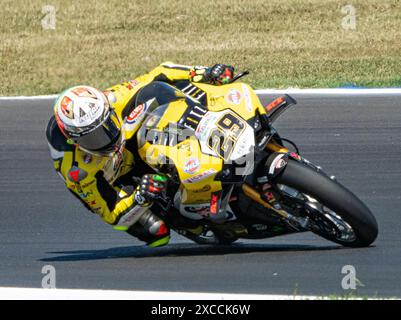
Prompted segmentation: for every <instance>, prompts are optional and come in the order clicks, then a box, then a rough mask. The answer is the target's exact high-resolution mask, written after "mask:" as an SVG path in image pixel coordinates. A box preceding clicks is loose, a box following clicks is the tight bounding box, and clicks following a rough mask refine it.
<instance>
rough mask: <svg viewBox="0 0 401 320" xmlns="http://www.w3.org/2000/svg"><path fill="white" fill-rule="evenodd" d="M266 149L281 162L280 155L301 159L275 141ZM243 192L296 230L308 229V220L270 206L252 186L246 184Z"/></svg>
mask: <svg viewBox="0 0 401 320" xmlns="http://www.w3.org/2000/svg"><path fill="white" fill-rule="evenodd" d="M266 149H267V150H268V151H269V153H271V154H278V155H279V156H278V157H277V158H278V159H279V160H280V159H282V158H283V157H281V158H280V155H288V154H289V155H291V157H292V158H294V159H296V160H300V159H301V157H300V156H299V155H298V154H295V153H291V152H290V150H288V149H287V148H285V147H283V146H281V145H279V144H277V143H276V142H273V141H272V142H269V143H268V144H267V145H266ZM282 161H285V160H284V159H283V160H282ZM287 161H288V160H287ZM285 165H286V163H285V164H284V167H285ZM275 166H277V167H279V166H280V164H278V163H275V164H274V166H273V167H275ZM284 167H281V168H278V169H283V168H284ZM273 169H275V168H273ZM269 171H270V170H269ZM272 174H275V172H272ZM266 180H267V181H268V177H266ZM267 181H266V182H267ZM242 191H243V192H244V194H245V195H246V196H247V197H248V198H250V199H252V200H253V201H255V202H256V203H259V204H260V205H262V206H263V207H265V208H266V209H269V210H271V211H272V212H273V213H274V214H275V215H276V216H277V217H279V218H280V219H281V220H284V221H286V222H287V223H289V224H290V225H291V226H292V227H293V228H295V229H296V230H298V231H304V230H306V229H307V221H306V220H304V219H303V218H299V217H296V216H294V215H292V214H291V213H289V212H287V211H285V210H283V209H282V208H281V207H280V206H277V207H275V206H274V205H272V204H270V203H269V202H268V201H266V200H265V199H264V196H263V195H262V194H261V193H260V192H259V191H258V190H256V189H255V188H254V187H253V186H251V185H249V184H247V183H244V184H243V185H242Z"/></svg>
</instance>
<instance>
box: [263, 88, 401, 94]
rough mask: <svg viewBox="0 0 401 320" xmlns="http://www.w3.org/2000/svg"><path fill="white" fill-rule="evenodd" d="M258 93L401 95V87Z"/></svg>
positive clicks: (283, 90)
mask: <svg viewBox="0 0 401 320" xmlns="http://www.w3.org/2000/svg"><path fill="white" fill-rule="evenodd" d="M255 92H256V94H259V95H260V94H272V95H274V94H286V93H287V94H307V95H401V88H388V89H385V88H383V89H352V88H351V89H347V88H333V89H297V88H289V89H259V90H255Z"/></svg>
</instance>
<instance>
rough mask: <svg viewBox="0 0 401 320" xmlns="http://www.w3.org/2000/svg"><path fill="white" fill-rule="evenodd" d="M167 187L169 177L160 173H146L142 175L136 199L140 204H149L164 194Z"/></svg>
mask: <svg viewBox="0 0 401 320" xmlns="http://www.w3.org/2000/svg"><path fill="white" fill-rule="evenodd" d="M166 189H167V177H166V176H164V175H160V174H146V175H144V176H143V177H142V179H141V182H140V183H139V185H138V187H137V189H136V192H135V201H136V203H138V204H139V205H140V206H149V205H150V204H151V203H152V201H153V200H155V199H157V198H159V197H161V196H163V195H164V194H165V193H166Z"/></svg>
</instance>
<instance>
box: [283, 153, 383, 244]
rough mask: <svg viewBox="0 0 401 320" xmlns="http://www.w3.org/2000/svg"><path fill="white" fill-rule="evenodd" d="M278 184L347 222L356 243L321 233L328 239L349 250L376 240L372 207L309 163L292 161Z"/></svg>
mask: <svg viewBox="0 0 401 320" xmlns="http://www.w3.org/2000/svg"><path fill="white" fill-rule="evenodd" d="M276 183H279V184H283V185H286V186H288V187H291V188H293V189H296V190H297V191H300V192H302V193H305V194H307V195H309V196H311V197H313V198H315V199H316V200H318V201H319V202H320V203H321V204H322V205H324V206H326V207H327V208H329V209H330V210H332V211H334V212H335V213H336V214H337V215H339V216H340V217H341V218H342V219H343V220H344V221H345V222H347V223H348V224H349V225H350V226H351V227H352V229H353V231H354V233H355V236H356V237H355V240H354V241H341V240H339V239H337V238H335V237H330V236H328V235H327V234H326V235H325V234H319V235H320V236H322V237H324V238H326V239H327V240H330V241H333V242H336V243H339V244H341V245H343V246H346V247H367V246H369V245H370V244H372V243H373V242H374V241H375V239H376V238H377V235H378V225H377V222H376V219H375V217H374V216H373V214H372V212H371V211H370V210H369V208H368V207H367V206H366V205H365V204H364V203H363V202H362V201H361V200H359V198H358V197H357V196H355V195H354V194H353V193H352V192H351V191H349V190H348V189H347V188H345V187H344V186H342V185H341V184H340V183H338V182H337V181H334V180H332V179H330V178H329V177H327V176H325V175H323V174H321V173H319V172H317V171H316V170H314V169H312V168H311V167H309V166H307V165H306V164H303V163H301V162H298V161H295V160H293V159H290V160H289V161H288V164H287V166H286V168H285V169H284V170H283V172H282V173H281V174H280V175H279V176H278V177H277V180H276Z"/></svg>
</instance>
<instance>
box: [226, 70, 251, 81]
mask: <svg viewBox="0 0 401 320" xmlns="http://www.w3.org/2000/svg"><path fill="white" fill-rule="evenodd" d="M248 74H249V71H244V72H240V73H238V74H237V75H236V76H235V77H233V78H232V79H231V81H230V82H229V84H230V83H233V82H235V81H237V80H238V79H239V78H242V77H243V76H246V75H248Z"/></svg>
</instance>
